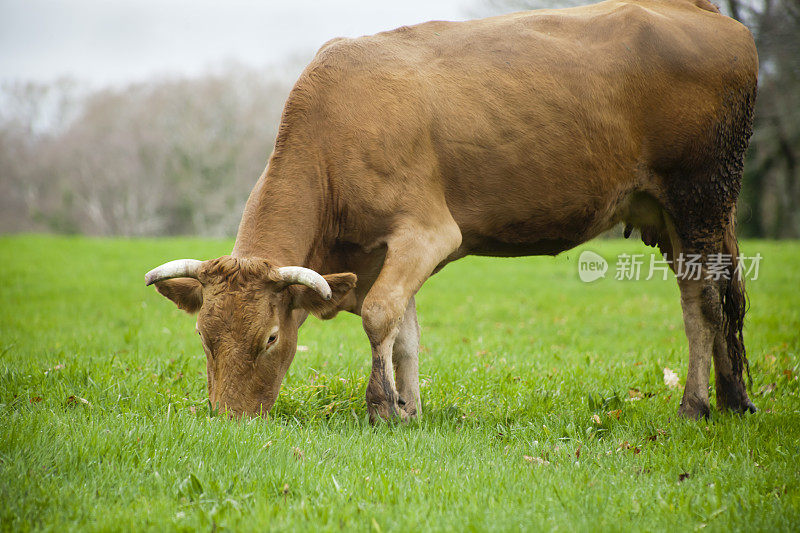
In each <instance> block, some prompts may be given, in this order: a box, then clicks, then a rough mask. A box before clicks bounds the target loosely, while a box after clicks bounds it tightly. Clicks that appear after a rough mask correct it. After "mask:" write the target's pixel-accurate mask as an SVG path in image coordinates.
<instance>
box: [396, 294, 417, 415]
mask: <svg viewBox="0 0 800 533" xmlns="http://www.w3.org/2000/svg"><path fill="white" fill-rule="evenodd" d="M392 363H394V376H395V382H396V385H397V393H398V394H399V395H400V396H399V399H398V403H399V404H400V408H401V409H402V410H404V411H405V412H406V413H407V414H408V416H410V417H414V416H419V415H420V414H422V403H421V401H420V394H419V323H418V322H417V307H416V305H415V302H414V298H413V297H412V298H411V299H410V300H409V301H408V306H406V312H405V316H403V322H402V323H401V324H400V330H399V331H398V333H397V338H396V339H395V340H394V348H393V351H392Z"/></svg>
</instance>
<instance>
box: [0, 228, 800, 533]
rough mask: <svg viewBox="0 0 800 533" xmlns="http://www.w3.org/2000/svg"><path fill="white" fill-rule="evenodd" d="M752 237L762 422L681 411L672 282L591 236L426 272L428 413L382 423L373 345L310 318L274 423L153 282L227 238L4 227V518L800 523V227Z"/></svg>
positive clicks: (633, 248) (231, 525) (0, 504)
mask: <svg viewBox="0 0 800 533" xmlns="http://www.w3.org/2000/svg"><path fill="white" fill-rule="evenodd" d="M742 247H743V252H744V253H746V254H755V253H756V252H760V253H761V254H762V256H763V257H764V259H763V261H762V264H761V268H760V277H759V279H758V280H756V281H753V282H751V283H749V294H750V303H751V310H750V312H749V314H748V320H747V324H746V329H745V340H746V343H747V347H748V350H749V357H750V366H751V371H752V377H753V383H752V387H751V397H752V399H753V401H754V403H755V404H756V405H757V406H758V408H759V409H760V411H759V412H758V413H757V414H755V415H751V416H745V417H741V416H736V415H725V414H719V413H717V412H714V413H713V414H712V416H711V418H710V420H701V421H699V422H694V421H686V420H682V419H677V418H676V416H675V413H676V412H677V408H678V403H679V401H680V395H681V393H682V388H681V387H679V388H677V389H674V390H670V389H669V388H668V387H667V386H666V385H665V383H664V379H663V369H664V368H665V367H668V368H671V369H673V370H675V371H677V373H678V375H679V376H680V378H681V384H682V383H683V380H684V378H685V371H686V363H687V357H688V356H687V347H686V340H685V337H684V334H683V323H682V319H681V314H680V305H679V296H678V290H677V286H676V284H675V282H674V280H673V279H670V280H669V281H661V280H652V281H615V280H614V279H609V277H608V276H610V278H613V273H614V272H613V265H612V270H611V271H609V273H608V274H607V278H606V279H603V280H600V281H597V282H595V283H592V284H585V283H582V282H580V281H579V280H578V276H577V259H578V255H579V252H580V249H579V250H573V251H571V252H568V253H566V254H562V255H561V256H559V257H557V258H548V257H545V258H525V259H513V260H510V259H482V258H481V259H478V258H468V259H466V260H462V261H460V262H457V263H455V264H452V265H450V266H448V267H447V268H446V269H445V270H444V271H443V272H442V273H441V274H438V275H437V276H435V277H434V278H432V279H431V280H430V281H429V282H428V283H427V284H426V285H425V287H423V289H422V291H421V292H420V294H419V295H418V299H417V302H418V309H419V316H420V322H421V324H422V328H423V331H422V344H423V349H422V352H421V355H420V361H421V373H422V399H423V404H424V415H423V417H422V419H421V420H420V421H418V422H416V423H412V424H409V425H405V426H404V425H391V426H381V427H372V426H370V425H369V423H368V422H367V414H366V405H365V401H364V390H365V386H366V376H367V374H368V371H369V365H370V356H369V346H368V342H367V340H366V337H365V335H364V333H363V331H362V329H361V323H360V320H359V318H358V317H354V316H351V315H345V314H342V315H340V316H339V317H337V318H336V319H334V320H331V321H328V322H321V321H318V320H315V319H309V321H308V322H307V323H306V324H305V325H304V326H303V328H302V329H301V331H300V344H301V345H303V346H305V347H307V350H306V351H302V352H298V355H297V357H296V358H295V362H294V364H293V365H292V368H291V369H290V371H289V374H288V376H287V378H286V380H285V381H284V384H283V390H282V392H281V395H280V396H279V398H278V402H277V403H276V405H275V408H274V409H273V412H272V413H271V415H270V417H269V419H268V420H263V419H258V420H244V421H232V420H227V419H225V418H223V417H214V418H212V417H210V416H209V409H208V406H207V403H206V378H205V359H204V356H203V352H202V348H201V346H200V343H199V341H198V339H197V335H196V334H195V332H194V320H195V319H194V317H191V316H189V315H186V314H184V313H182V312H180V311H178V310H176V309H175V307H174V306H173V305H172V303H171V302H169V301H168V300H166V299H164V298H162V297H161V296H159V295H158V294H157V293H156V292H155V290H153V289H152V288H149V289H148V288H145V287H144V283H143V281H142V278H143V274H144V273H145V272H146V271H147V270H149V269H150V268H152V267H154V266H156V265H158V264H160V263H162V262H164V261H166V260H170V259H175V258H179V257H196V258H201V259H203V258H210V257H216V256H219V255H223V254H225V253H227V252H228V251H229V250H230V248H231V242H229V241H210V240H197V239H163V240H121V239H119V240H92V239H85V238H57V237H40V236H23V237H2V238H0V257H2V261H0V414H1V415H2V422H0V520H1V523H2V527H3V529H4V530H12V531H25V530H58V531H66V530H81V531H96V530H100V531H108V530H131V529H134V530H147V529H150V530H157V531H160V530H164V529H175V530H197V529H206V530H214V529H215V528H216V529H228V530H239V531H241V530H244V531H247V530H266V529H276V530H291V531H295V530H311V531H317V530H348V531H349V530H352V529H356V530H361V531H368V530H373V531H404V530H410V531H420V530H445V531H459V532H460V531H484V530H498V531H514V530H533V531H537V530H542V529H545V530H561V531H573V530H597V531H599V530H603V531H607V530H611V531H615V530H616V531H630V530H645V531H664V530H673V531H677V530H680V531H692V530H697V529H702V528H705V529H707V530H725V531H728V530H748V531H776V530H784V531H790V530H795V531H796V530H797V529H798V528H800V463H798V460H799V459H800V396H798V393H800V381H798V375H800V244H798V243H784V242H781V243H774V242H760V241H748V242H745V243H743V245H742ZM581 249H591V250H594V251H597V252H599V253H600V254H601V255H603V256H605V257H606V258H609V259H611V258H613V257H615V256H616V255H617V254H618V253H620V252H627V253H650V249H648V248H645V247H644V246H643V245H641V243H638V244H637V243H636V242H633V241H599V242H593V243H589V244H588V245H586V246H584V247H582V248H581ZM712 381H713V380H712ZM712 397H713V391H712Z"/></svg>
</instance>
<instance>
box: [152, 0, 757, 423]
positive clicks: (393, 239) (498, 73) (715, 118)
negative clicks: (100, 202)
mask: <svg viewBox="0 0 800 533" xmlns="http://www.w3.org/2000/svg"><path fill="white" fill-rule="evenodd" d="M757 75H758V57H757V54H756V49H755V45H754V42H753V38H752V36H751V34H750V32H749V31H748V30H747V28H746V27H744V26H743V25H741V24H740V23H738V22H736V21H735V20H733V19H730V18H728V17H726V16H724V15H722V14H720V12H719V10H718V9H717V8H716V7H715V6H714V5H713V4H711V3H710V2H708V1H707V0H608V1H604V2H600V3H598V4H594V5H588V6H584V7H577V8H570V9H561V10H540V11H528V12H520V13H513V14H508V15H502V16H496V17H491V18H486V19H481V20H472V21H466V22H443V21H433V22H427V23H423V24H419V25H416V26H410V27H400V28H397V29H395V30H393V31H387V32H383V33H378V34H376V35H372V36H365V37H360V38H355V39H348V38H338V39H334V40H332V41H329V42H328V43H326V44H325V45H323V46H322V48H321V49H320V50H319V51H318V52H317V54H316V56H315V57H314V59H313V60H312V61H311V63H310V64H309V65H308V66H307V67H306V69H305V70H304V71H303V73H302V74H301V75H300V77H299V79H298V81H297V82H296V84H295V85H294V87H293V89H292V90H291V92H290V94H289V96H288V99H287V101H286V104H285V108H284V111H283V114H282V117H281V121H280V127H279V131H278V135H277V138H276V141H275V145H274V150H273V152H272V154H271V156H270V158H269V161H268V163H267V166H266V169H265V170H264V172H263V174H262V175H261V177H260V178H259V179H258V181H257V183H256V184H255V186H254V188H253V190H252V192H251V194H250V196H249V198H248V200H247V203H246V204H245V208H244V214H243V216H242V219H241V223H240V226H239V229H238V233H237V236H236V240H235V244H234V246H233V250H232V251H231V253H230V255H228V256H223V257H219V258H216V259H210V260H205V261H199V260H194V259H181V260H176V261H170V262H168V263H166V264H164V265H162V266H160V267H158V268H155V269H154V270H152V271H150V272H148V273H147V275H146V283H147V285H150V284H155V286H156V289H157V290H158V292H159V293H161V294H162V295H164V296H165V297H167V298H169V299H170V300H172V301H173V302H174V303H175V304H176V305H177V306H178V307H179V308H180V309H183V310H185V311H187V312H189V313H198V318H197V326H196V329H197V333H198V334H199V335H200V339H201V342H202V345H203V348H204V350H205V353H206V358H207V369H208V395H209V400H210V402H211V404H212V405H214V406H215V407H217V408H220V409H225V410H227V411H228V412H229V413H231V414H233V415H234V416H240V415H264V414H266V413H268V412H269V410H270V409H271V408H272V406H273V404H274V402H275V399H276V397H277V395H278V392H279V389H280V386H281V382H282V380H283V377H284V375H285V374H286V371H287V369H288V368H289V365H290V364H291V362H292V359H293V358H294V355H295V351H296V348H297V332H298V328H299V327H300V326H301V325H302V324H303V322H304V321H305V320H306V318H307V317H308V315H309V314H313V315H315V316H317V317H319V318H322V319H329V318H332V317H333V316H335V315H336V314H337V313H338V312H339V311H348V312H350V313H355V314H356V315H360V317H361V319H362V323H363V328H364V331H365V332H366V335H367V338H368V339H369V343H370V347H371V351H372V370H371V373H370V375H369V381H368V384H367V386H366V401H367V411H368V413H369V417H370V420H371V421H373V422H380V421H383V420H391V419H398V420H406V419H410V418H414V417H418V416H420V414H421V412H422V411H421V409H422V403H421V401H420V391H419V377H418V374H419V359H418V352H419V334H420V329H419V325H418V322H417V313H416V308H415V303H414V296H415V294H416V293H417V291H418V290H419V289H420V287H421V286H422V284H423V283H424V282H425V280H427V279H428V278H429V277H430V276H431V275H432V274H434V273H436V272H438V271H439V270H441V269H442V268H443V267H444V266H445V265H446V264H447V263H449V262H451V261H455V260H456V259H459V258H462V257H464V256H467V255H482V256H501V257H516V256H528V255H556V254H559V253H561V252H563V251H565V250H569V249H571V248H573V247H575V246H577V245H579V244H581V243H584V242H586V241H588V240H589V239H592V238H594V237H596V236H598V235H599V234H601V233H602V232H604V231H607V230H608V229H610V228H613V227H615V226H617V225H623V224H624V226H625V234H626V236H627V235H629V234H630V231H631V230H632V229H633V228H637V229H639V230H640V233H641V236H642V240H643V241H644V242H645V243H646V244H648V245H651V246H654V247H658V249H659V250H660V252H661V253H662V254H664V256H665V257H667V258H668V259H671V258H678V257H681V256H682V255H681V254H695V255H696V256H698V257H701V258H702V259H703V261H701V264H702V265H704V266H703V267H702V268H703V271H702V274H703V275H701V276H694V277H690V276H676V278H677V282H678V285H679V288H680V297H681V307H682V311H683V320H684V326H685V332H686V337H687V340H688V344H689V364H688V373H687V377H686V381H685V390H684V394H683V398H682V401H681V404H680V408H679V414H681V415H683V416H685V417H688V418H699V417H703V416H707V415H708V414H709V410H710V404H709V394H708V390H709V375H710V366H711V361H712V360H713V362H714V367H715V379H716V402H717V407H718V408H719V409H721V410H730V411H734V412H753V411H755V407H754V406H753V404H752V403H751V401H750V399H749V398H748V395H747V390H746V386H745V383H744V378H743V374H744V369H745V368H748V373H749V367H748V366H747V359H746V353H745V349H744V342H743V336H742V326H743V320H744V315H745V293H744V282H743V280H741V279H740V277H739V276H737V275H736V273H737V266H738V258H737V256H738V243H737V240H736V236H735V232H734V214H735V206H736V201H737V197H738V194H739V191H740V188H741V179H742V169H743V158H744V153H745V150H746V148H747V144H748V141H749V137H750V134H751V131H752V130H751V123H752V115H753V106H754V101H755V96H756V85H757ZM712 254H717V255H719V254H727V255H728V256H730V257H731V258H732V261H731V263H732V264H730V265H729V266H727V267H726V268H727V269H728V273H729V274H730V275H729V276H724V277H719V279H717V278H716V277H712V276H710V275H708V274H709V272H708V266H707V265H708V263H707V261H706V260H707V259H708V258H709V257H710V256H712ZM676 262H677V259H675V260H672V261H671V263H670V264H671V265H672V266H673V269H674V266H675V264H676ZM674 270H675V269H674ZM725 278H730V279H725Z"/></svg>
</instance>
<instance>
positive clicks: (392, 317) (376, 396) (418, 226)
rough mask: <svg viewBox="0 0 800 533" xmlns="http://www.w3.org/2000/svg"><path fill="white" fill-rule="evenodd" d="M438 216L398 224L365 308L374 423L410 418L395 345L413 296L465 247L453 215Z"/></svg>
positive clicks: (369, 404)
mask: <svg viewBox="0 0 800 533" xmlns="http://www.w3.org/2000/svg"><path fill="white" fill-rule="evenodd" d="M435 215H436V213H434V212H429V213H426V214H425V216H426V218H425V219H420V220H414V221H409V222H407V223H405V224H401V225H399V227H398V230H397V231H396V232H395V233H394V234H393V235H392V236H391V237H390V238H389V239H388V240H387V243H386V247H387V250H386V258H385V260H384V263H383V267H382V268H381V272H380V275H379V276H378V279H377V280H375V283H374V284H373V285H372V288H371V289H370V290H369V293H368V294H367V296H366V297H365V299H364V304H363V306H362V308H361V318H362V322H363V325H364V331H366V333H367V337H368V338H369V341H370V345H371V347H372V372H371V373H370V377H369V383H368V384H367V410H368V411H369V415H370V420H371V421H372V422H378V421H380V420H381V419H391V418H396V417H403V418H405V417H407V416H408V415H407V413H406V411H404V410H402V409H401V406H400V405H399V403H398V400H399V395H398V393H397V389H396V386H395V380H394V376H393V375H392V374H393V362H392V356H393V352H394V344H395V340H396V339H397V336H398V334H399V333H400V330H401V324H402V323H403V317H404V316H405V314H406V309H407V307H408V303H409V300H410V299H411V297H412V296H414V294H415V293H416V292H417V291H418V290H419V288H420V287H421V286H422V284H423V283H424V282H425V280H426V279H428V276H430V275H431V273H432V272H433V270H434V269H435V268H436V266H437V265H439V264H440V263H442V262H443V261H445V259H446V258H447V257H448V256H449V255H450V254H451V253H453V252H454V251H455V250H456V249H458V247H459V246H460V244H461V231H460V230H459V228H458V226H457V225H456V223H455V221H453V219H452V217H451V216H450V214H449V212H447V211H442V212H440V213H439V215H440V216H438V217H436V216H435ZM423 220H424V222H423ZM404 340H405V339H404ZM403 378H405V375H403ZM401 384H402V385H403V386H404V387H405V386H407V385H408V382H407V381H405V380H404V379H401ZM403 399H404V401H406V402H408V401H409V399H406V398H403ZM415 401H416V398H415Z"/></svg>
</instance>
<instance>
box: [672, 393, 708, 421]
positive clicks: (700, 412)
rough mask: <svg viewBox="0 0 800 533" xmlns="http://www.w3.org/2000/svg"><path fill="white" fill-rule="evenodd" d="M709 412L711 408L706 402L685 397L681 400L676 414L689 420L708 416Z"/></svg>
mask: <svg viewBox="0 0 800 533" xmlns="http://www.w3.org/2000/svg"><path fill="white" fill-rule="evenodd" d="M710 413H711V408H710V407H709V405H708V403H704V402H701V401H697V400H694V401H692V400H687V399H686V398H684V399H683V401H681V406H680V407H679V408H678V415H680V416H682V417H683V418H689V419H691V420H700V419H701V418H708V415H709V414H710Z"/></svg>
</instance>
